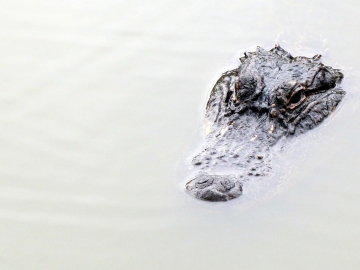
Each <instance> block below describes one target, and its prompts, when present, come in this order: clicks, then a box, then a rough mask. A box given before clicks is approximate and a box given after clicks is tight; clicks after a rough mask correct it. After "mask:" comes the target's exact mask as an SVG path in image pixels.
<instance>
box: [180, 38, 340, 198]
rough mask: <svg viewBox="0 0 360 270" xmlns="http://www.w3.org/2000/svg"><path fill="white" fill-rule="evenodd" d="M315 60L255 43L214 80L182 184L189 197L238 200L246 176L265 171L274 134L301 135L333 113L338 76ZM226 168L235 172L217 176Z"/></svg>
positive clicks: (262, 174)
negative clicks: (201, 142) (198, 148)
mask: <svg viewBox="0 0 360 270" xmlns="http://www.w3.org/2000/svg"><path fill="white" fill-rule="evenodd" d="M320 57H321V56H320V55H315V56H314V57H312V58H307V57H302V56H298V57H293V56H292V55H290V54H289V53H288V52H287V51H285V50H284V49H282V48H281V47H280V46H278V45H276V46H275V47H274V48H273V49H271V50H270V51H266V50H264V49H262V48H260V47H258V48H257V51H256V52H250V53H245V56H244V57H242V58H240V62H241V63H240V66H239V67H238V68H236V69H234V70H231V71H228V72H225V73H224V74H223V75H222V76H221V77H220V78H219V80H218V81H217V82H216V84H215V86H214V87H213V89H212V91H211V94H210V97H209V100H208V103H207V106H206V114H205V128H206V142H205V147H204V150H203V151H202V152H201V153H199V154H198V155H196V156H195V157H194V158H193V160H192V164H193V165H194V167H196V168H198V169H199V173H198V175H196V176H195V178H194V179H192V180H191V181H189V182H188V183H187V184H186V190H187V192H188V193H189V194H191V195H192V196H194V197H195V198H198V199H202V200H206V201H227V200H230V199H234V198H237V197H239V196H240V195H241V194H242V185H243V183H244V182H245V181H248V180H249V179H251V178H253V177H266V176H267V175H268V174H269V173H270V171H271V157H272V149H273V147H274V146H275V145H276V144H278V143H281V141H282V140H281V138H284V137H292V136H298V135H300V134H302V133H304V132H307V131H308V130H310V129H312V128H314V127H316V126H317V125H319V124H320V123H321V122H322V121H323V120H324V119H325V118H326V117H328V115H329V114H331V112H333V111H334V110H335V108H336V106H337V105H338V103H339V102H340V101H341V100H342V98H343V97H344V95H345V91H343V90H342V89H341V88H340V87H339V84H340V82H341V80H342V78H343V74H342V73H341V72H340V71H339V70H338V69H333V68H332V67H329V66H325V65H323V64H322V63H321V62H320ZM226 168H235V170H238V171H239V173H237V174H234V175H233V174H223V172H224V170H225V171H226Z"/></svg>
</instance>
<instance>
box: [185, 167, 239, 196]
mask: <svg viewBox="0 0 360 270" xmlns="http://www.w3.org/2000/svg"><path fill="white" fill-rule="evenodd" d="M186 190H187V191H188V192H189V193H190V194H191V195H192V196H194V197H195V198H197V199H201V200H205V201H211V202H220V201H228V200H231V199H235V198H237V197H239V196H240V195H241V194H242V183H241V182H240V181H239V180H238V179H237V178H236V177H234V176H225V175H207V174H203V175H200V176H197V177H195V178H194V179H192V180H191V181H189V182H188V183H187V184H186Z"/></svg>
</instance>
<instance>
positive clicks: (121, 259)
mask: <svg viewBox="0 0 360 270" xmlns="http://www.w3.org/2000/svg"><path fill="white" fill-rule="evenodd" d="M359 10H360V3H358V2H353V1H348V0H345V1H342V2H329V1H309V0H306V1H302V2H299V1H291V0H290V1H275V0H270V1H264V0H255V1H228V2H226V3H222V2H219V1H202V0H200V1H174V0H170V1H161V0H155V1H151V2H150V1H147V2H146V1H112V0H104V1H93V0H90V1H80V0H77V1H51V2H49V1H41V0H34V1H26V0H13V1H11V2H10V1H7V2H6V3H4V5H3V7H2V9H1V11H0V15H1V16H0V30H1V31H0V33H1V41H0V59H1V66H0V67H1V72H0V76H1V80H0V83H1V90H2V91H1V92H0V104H1V106H0V126H1V129H0V144H1V150H2V151H1V154H0V164H1V166H0V201H1V205H0V232H1V233H0V240H1V241H0V243H1V244H0V247H1V253H0V268H1V269H12V270H14V269H358V268H359V267H360V258H359V256H358V251H359V250H360V241H359V239H360V233H359V229H358V228H359V226H360V211H359V205H360V196H359V195H360V181H359V179H360V177H359V176H360V172H359V170H358V164H359V161H360V154H359V153H360V151H359V150H360V142H359V140H358V138H359V137H360V127H359V125H358V122H359V120H358V115H360V108H359V105H360V103H359V95H358V93H359V91H358V89H357V88H358V87H357V78H358V75H359V72H358V70H359V64H358V63H359V62H360V53H359V52H358V47H359V46H358V43H359V40H360V39H359V37H357V35H356V33H357V29H358V25H359V24H360V16H359ZM274 43H279V44H280V45H281V46H283V47H284V48H285V49H286V50H288V51H290V52H291V53H292V54H293V55H305V56H312V55H314V54H317V53H320V54H322V55H323V60H322V61H323V63H325V64H326V65H330V66H333V67H334V68H341V69H343V72H344V74H345V80H344V83H343V87H344V89H345V90H346V91H347V96H346V98H345V100H344V101H343V102H342V104H341V106H340V108H339V109H338V110H337V111H336V113H335V114H333V115H332V117H331V119H329V120H328V121H326V122H325V123H324V124H323V125H321V127H319V128H317V129H316V130H314V131H312V132H311V134H306V135H304V136H303V137H302V138H299V139H298V140H294V142H293V143H292V144H291V146H290V147H289V149H288V150H287V151H286V152H284V155H283V156H282V158H281V157H280V158H279V161H278V163H277V164H278V166H277V168H275V170H276V172H277V174H276V175H277V176H278V178H273V179H274V180H275V184H276V183H283V185H279V186H276V185H275V187H276V188H274V185H272V183H273V182H271V181H270V182H269V183H264V186H258V187H255V188H254V189H253V190H255V191H256V190H259V192H260V193H259V194H260V195H261V196H260V195H259V196H256V192H254V193H253V194H254V196H253V198H254V199H252V200H250V199H249V200H248V201H246V203H245V204H243V203H242V200H241V199H239V200H234V201H232V202H228V203H225V204H224V203H223V204H221V203H220V204H211V203H206V202H201V201H197V200H195V199H193V198H192V197H190V196H188V195H187V194H185V193H184V192H183V189H182V186H183V183H184V182H185V181H186V179H183V178H182V176H186V175H187V172H186V166H187V165H186V164H187V163H186V162H187V160H188V158H189V157H190V156H191V153H193V152H194V151H196V149H197V147H198V146H199V145H201V136H202V135H201V134H202V131H203V130H202V126H201V124H202V122H201V119H202V115H203V113H204V106H205V102H206V99H207V96H208V94H209V91H210V89H211V87H212V85H213V84H214V82H215V81H216V80H217V78H218V77H219V75H220V74H221V73H222V72H224V71H226V70H228V69H231V68H235V67H236V66H237V65H238V57H240V56H241V54H242V53H243V52H244V51H252V50H254V49H255V47H256V46H257V45H260V46H263V47H264V48H265V49H270V48H272V47H273V45H274ZM283 164H286V166H283ZM184 167H185V169H184ZM184 178H185V177H184ZM267 186H268V187H269V189H271V190H272V192H270V193H267V195H266V196H263V194H265V193H266V192H264V191H266V190H267V188H266V187H267ZM243 201H244V200H243Z"/></svg>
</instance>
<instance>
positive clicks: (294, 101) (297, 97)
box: [287, 90, 306, 110]
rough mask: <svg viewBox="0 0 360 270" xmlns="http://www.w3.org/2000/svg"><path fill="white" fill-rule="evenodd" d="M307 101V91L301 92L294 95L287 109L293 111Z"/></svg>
mask: <svg viewBox="0 0 360 270" xmlns="http://www.w3.org/2000/svg"><path fill="white" fill-rule="evenodd" d="M305 99H306V96H305V91H303V90H301V91H298V92H296V93H295V94H293V95H292V96H291V97H290V99H289V101H288V105H287V107H288V108H289V109H290V110H292V109H294V108H296V107H297V106H298V105H300V104H301V103H302V102H303V101H304V100H305Z"/></svg>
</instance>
